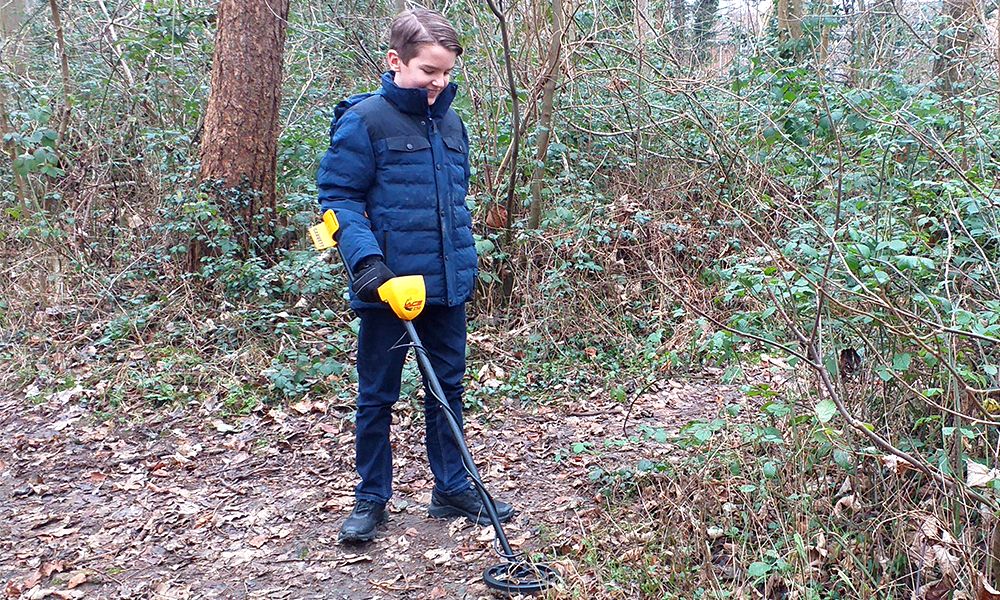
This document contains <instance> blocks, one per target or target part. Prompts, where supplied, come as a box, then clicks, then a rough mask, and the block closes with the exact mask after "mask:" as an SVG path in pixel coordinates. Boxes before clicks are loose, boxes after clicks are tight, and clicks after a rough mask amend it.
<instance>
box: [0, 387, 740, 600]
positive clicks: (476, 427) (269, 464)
mask: <svg viewBox="0 0 1000 600" xmlns="http://www.w3.org/2000/svg"><path fill="white" fill-rule="evenodd" d="M734 393H735V392H734V391H733V390H732V389H730V388H728V387H724V386H719V385H716V384H713V383H710V382H688V383H685V384H683V385H682V384H677V383H672V382H665V383H664V386H663V390H661V391H658V392H654V393H651V394H650V395H647V396H644V397H643V398H640V399H639V401H637V402H636V403H635V405H634V406H633V407H632V410H631V413H630V414H629V418H628V429H629V433H630V434H634V433H635V432H636V431H638V428H639V427H641V426H643V425H647V426H650V427H659V428H666V429H668V430H670V429H675V428H676V427H678V426H679V425H681V424H683V423H684V422H687V421H689V420H691V419H694V418H699V417H705V416H711V415H712V414H714V413H715V412H716V411H717V410H718V407H719V405H720V404H722V403H724V402H725V401H726V400H727V399H728V398H729V397H731V396H732V395H733V394H734ZM85 396H86V392H84V391H79V392H78V393H77V394H73V393H62V394H55V395H53V396H51V397H49V398H48V399H47V400H45V401H44V402H38V401H39V400H42V399H43V398H42V397H41V396H36V397H35V398H33V400H34V401H29V400H28V399H26V398H25V395H24V393H23V392H22V393H18V394H16V395H7V396H5V397H3V398H0V583H2V585H4V586H5V588H4V590H5V592H6V595H7V596H8V597H14V598H16V597H20V598H44V597H50V598H83V597H86V598H154V597H155V598H352V599H353V598H431V599H433V598H481V597H489V591H488V590H487V588H486V587H485V586H484V585H483V584H482V583H481V573H482V571H483V569H484V568H485V567H486V566H488V565H490V564H493V563H495V562H497V560H496V557H495V555H493V554H492V552H491V541H490V540H491V539H492V529H491V528H488V527H487V528H483V527H478V526H473V525H471V524H469V523H468V522H466V521H464V520H460V521H453V522H447V521H438V520H433V519H430V518H428V516H427V514H426V505H427V503H428V501H429V497H430V489H431V486H432V482H431V481H430V478H429V470H428V468H427V465H426V458H425V456H424V454H423V446H422V430H423V427H422V423H420V422H419V421H420V419H421V417H420V416H419V415H417V414H416V413H415V412H414V411H413V410H412V409H410V408H408V407H406V406H404V404H403V403H400V405H399V406H400V408H399V409H398V410H397V417H398V422H397V423H396V424H395V425H394V428H393V435H394V439H393V444H394V448H395V453H396V475H395V484H396V489H395V497H394V499H393V501H392V503H391V506H390V510H391V517H390V520H389V523H388V525H387V527H386V528H385V529H384V530H382V532H381V533H380V535H379V537H378V538H377V539H376V540H375V542H373V543H372V544H368V545H364V546H360V547H352V546H342V545H338V544H337V543H336V536H337V532H338V529H339V526H340V523H341V521H342V520H343V518H344V516H345V515H346V514H347V512H349V510H350V507H351V505H352V503H353V498H352V488H353V485H354V482H355V475H354V472H353V439H352V425H351V423H350V421H349V419H347V418H345V413H344V412H338V411H337V410H334V409H331V408H329V407H325V406H324V405H322V404H309V403H304V404H299V405H295V406H293V407H288V408H284V409H281V408H272V409H267V410H266V412H265V411H261V412H257V413H254V414H251V415H249V416H244V417H229V418H220V416H219V414H218V413H217V412H214V411H212V410H207V409H206V408H205V407H197V406H195V407H187V408H177V409H173V410H172V411H171V410H170V409H161V410H159V411H152V410H147V409H143V410H135V411H128V412H127V413H126V414H125V416H123V417H120V418H116V419H114V420H107V421H100V420H99V419H97V417H95V415H94V414H93V413H92V412H91V411H89V410H88V409H86V408H85V407H84V406H83V405H82V404H83V403H82V402H81V400H82V399H83V398H85ZM600 396H602V394H597V395H596V396H595V397H600ZM604 396H606V395H604ZM628 408H629V407H627V406H625V405H622V404H619V403H614V402H610V401H600V400H593V401H587V400H582V401H578V402H573V403H572V405H568V404H567V405H563V406H529V407H520V406H514V405H510V404H508V405H505V406H502V407H499V408H497V409H495V410H492V411H489V412H482V413H478V414H474V415H472V416H471V417H470V418H468V419H467V435H468V438H469V443H470V447H471V449H472V453H473V455H474V456H475V457H476V458H477V461H478V462H479V465H480V469H481V471H482V473H483V475H484V478H485V480H486V483H487V486H488V487H489V488H490V489H491V491H493V493H494V495H495V496H497V497H499V498H502V499H505V500H507V501H510V502H513V503H514V504H515V506H516V508H517V509H518V513H517V515H516V516H515V517H514V519H513V520H512V522H511V523H510V524H509V525H508V526H507V527H506V531H507V534H508V537H509V538H510V539H511V542H512V544H513V545H514V546H515V547H516V548H517V549H519V550H522V551H526V552H535V551H543V552H545V553H547V554H550V555H551V554H552V553H554V552H558V553H560V554H562V555H565V558H564V560H565V561H566V562H567V563H569V562H572V561H576V560H577V559H578V558H579V557H578V555H577V552H576V551H577V550H578V549H579V545H578V544H579V542H580V540H581V539H582V537H583V536H585V535H586V532H587V530H588V528H589V527H590V525H591V524H592V523H593V522H595V520H597V519H599V518H600V517H601V516H602V514H603V513H602V510H601V509H600V508H599V505H598V499H597V497H596V489H597V488H596V487H595V484H594V483H593V482H592V481H591V480H590V477H589V474H590V473H591V471H592V469H594V468H595V467H602V468H605V469H607V468H609V467H613V468H620V467H629V466H634V465H635V464H636V462H637V461H638V460H639V459H640V458H647V459H654V460H655V459H656V458H658V457H663V456H665V455H666V454H668V453H669V452H670V451H671V447H670V445H669V444H663V443H659V442H656V441H655V440H654V439H648V440H646V441H643V442H631V443H626V444H624V445H622V446H621V447H618V446H617V445H612V446H608V445H605V443H604V442H605V440H613V439H622V438H623V435H622V425H623V422H624V421H625V415H626V413H627V412H628ZM126 418H128V419H130V420H128V421H126V420H125V419H126ZM576 571H577V572H580V573H585V567H581V566H578V567H577V569H576ZM584 577H585V575H584Z"/></svg>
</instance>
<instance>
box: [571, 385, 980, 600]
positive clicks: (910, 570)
mask: <svg viewBox="0 0 1000 600" xmlns="http://www.w3.org/2000/svg"><path fill="white" fill-rule="evenodd" d="M649 433H650V435H649V436H648V437H646V439H645V440H644V439H643V437H644V436H643V435H640V436H634V437H633V438H632V439H631V440H630V442H631V443H639V444H642V443H646V444H647V445H648V444H657V445H662V444H664V443H666V444H668V445H669V447H670V448H671V451H670V454H669V458H668V459H665V460H663V459H658V460H649V459H640V460H639V461H638V462H636V463H635V464H632V465H619V466H618V468H616V469H615V470H611V471H605V470H603V469H597V470H598V471H600V472H599V473H597V475H596V476H595V477H592V480H593V482H594V485H595V488H596V490H598V491H599V492H600V493H601V494H602V496H603V498H604V505H603V511H604V514H603V517H602V518H601V520H600V523H601V525H599V526H597V527H595V528H594V529H593V530H592V531H590V532H589V533H588V534H587V535H585V536H584V537H583V538H582V540H581V541H580V543H579V545H578V546H577V547H576V548H574V549H573V550H570V551H568V552H567V554H568V555H569V556H570V557H571V558H573V559H574V560H577V561H579V562H580V563H581V564H582V565H585V567H584V571H585V572H587V573H591V574H592V575H593V579H586V578H584V579H585V580H580V581H575V582H574V581H571V582H570V584H571V585H570V587H571V589H573V590H575V591H576V592H577V593H584V592H587V593H590V594H594V595H597V596H599V597H613V598H616V597H621V598H638V597H642V598H668V599H673V598H677V599H680V598H713V599H716V598H717V599H722V598H745V597H751V596H759V597H765V598H808V599H814V600H833V599H843V598H900V597H905V596H908V595H909V594H910V593H911V591H912V590H913V589H914V588H919V587H921V586H927V585H933V584H937V585H938V586H939V589H944V588H947V589H948V590H950V591H954V592H963V591H964V593H968V594H974V593H975V591H976V590H977V586H978V584H979V580H978V579H977V578H976V577H975V576H974V575H973V574H970V573H968V572H967V571H965V570H963V569H962V568H961V567H960V566H959V565H960V564H961V560H962V558H961V557H962V543H960V542H959V541H958V539H957V538H956V537H954V536H953V535H952V534H951V533H950V531H951V530H952V528H953V527H954V524H953V523H950V522H949V521H948V520H947V513H946V512H944V511H943V510H941V508H940V505H943V504H946V503H947V502H948V501H949V497H948V494H947V493H945V492H943V491H942V490H940V489H939V488H937V486H936V485H935V483H934V482H933V481H931V480H929V479H928V478H927V477H925V476H924V475H922V474H918V473H916V472H915V471H913V470H911V469H906V468H900V467H899V466H898V463H897V462H895V461H893V460H891V459H890V458H889V457H887V456H886V454H885V452H884V451H882V450H880V449H878V448H876V447H874V446H871V445H869V444H867V443H866V441H865V440H864V439H861V438H859V436H856V435H849V434H848V433H847V432H845V430H844V424H843V423H842V422H841V421H840V420H839V419H838V418H836V417H831V416H830V415H827V414H824V413H823V412H822V411H821V410H817V409H816V408H815V407H814V406H812V405H811V404H810V403H809V401H808V400H807V399H806V398H802V397H801V396H799V395H797V394H796V393H788V394H786V393H777V392H776V391H775V390H773V389H771V388H770V387H769V386H767V385H754V386H750V385H746V386H743V395H742V397H741V399H739V400H738V401H735V402H733V403H731V404H730V405H728V406H727V407H726V408H725V409H724V410H722V411H721V412H720V414H719V415H718V416H717V417H714V418H711V419H708V420H702V421H694V422H691V423H688V424H687V425H685V426H684V427H682V428H681V429H680V430H679V431H678V432H677V433H676V434H675V435H671V436H669V437H667V436H663V435H659V436H656V435H653V434H654V433H655V432H649ZM573 451H575V452H592V453H594V454H595V455H597V456H600V455H601V452H602V450H601V449H600V448H594V447H592V446H590V445H583V444H582V445H581V446H580V447H579V448H574V449H573ZM996 491H997V486H996V485H993V486H991V487H990V488H989V491H988V492H987V493H988V494H990V495H991V496H992V495H995V493H996ZM929 499H932V500H929ZM966 508H967V510H966V512H965V519H967V520H966V522H964V523H963V528H964V529H965V530H966V531H969V532H975V533H974V534H973V535H975V536H976V537H977V538H978V543H980V544H986V543H988V539H989V536H990V532H991V529H992V526H991V522H992V517H991V515H990V511H989V510H987V509H986V506H985V505H983V506H978V507H977V506H974V505H968V506H967V507H966ZM557 554H558V552H557ZM942 582H943V583H942ZM956 597H958V596H956Z"/></svg>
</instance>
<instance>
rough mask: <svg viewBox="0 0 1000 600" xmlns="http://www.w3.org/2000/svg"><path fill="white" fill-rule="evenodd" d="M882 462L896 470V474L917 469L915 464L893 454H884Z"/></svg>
mask: <svg viewBox="0 0 1000 600" xmlns="http://www.w3.org/2000/svg"><path fill="white" fill-rule="evenodd" d="M882 464H883V465H885V466H886V467H887V468H889V469H891V470H892V471H894V472H895V473H896V475H902V474H903V473H905V472H907V471H916V469H915V468H914V467H913V465H911V464H910V463H908V462H907V461H905V460H903V459H902V458H899V457H898V456H895V455H893V454H886V455H885V456H883V457H882Z"/></svg>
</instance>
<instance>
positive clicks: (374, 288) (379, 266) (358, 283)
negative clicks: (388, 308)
mask: <svg viewBox="0 0 1000 600" xmlns="http://www.w3.org/2000/svg"><path fill="white" fill-rule="evenodd" d="M395 276H396V274H395V273H393V272H392V271H390V270H389V267H387V266H385V263H384V262H382V259H381V258H379V257H378V256H369V257H367V258H362V259H361V262H359V263H358V267H357V269H355V270H354V286H353V288H354V293H355V294H356V295H357V296H358V300H361V301H362V302H378V301H379V297H378V288H379V286H381V285H382V284H383V283H385V282H386V281H389V280H390V279H392V278H393V277H395Z"/></svg>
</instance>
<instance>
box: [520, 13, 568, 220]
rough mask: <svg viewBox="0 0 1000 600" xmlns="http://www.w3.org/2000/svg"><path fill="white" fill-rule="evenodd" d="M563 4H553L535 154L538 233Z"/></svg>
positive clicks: (533, 214)
mask: <svg viewBox="0 0 1000 600" xmlns="http://www.w3.org/2000/svg"><path fill="white" fill-rule="evenodd" d="M562 36H563V4H562V0H552V38H551V39H550V40H549V51H548V55H547V56H546V58H545V83H544V84H543V85H542V106H541V111H540V113H539V116H538V146H537V151H536V152H535V168H534V169H533V170H532V172H531V207H530V209H529V213H528V228H529V229H537V228H538V226H539V224H540V223H541V220H542V180H543V178H544V177H545V159H546V157H547V156H548V153H549V138H550V134H551V131H552V104H553V101H554V99H555V95H556V83H557V82H558V81H559V56H560V54H562Z"/></svg>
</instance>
